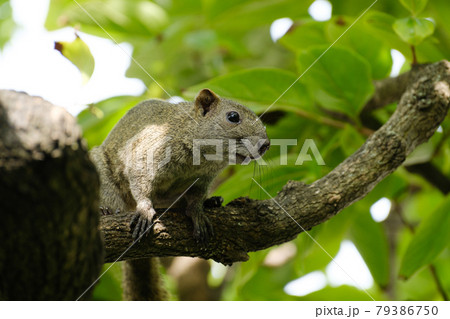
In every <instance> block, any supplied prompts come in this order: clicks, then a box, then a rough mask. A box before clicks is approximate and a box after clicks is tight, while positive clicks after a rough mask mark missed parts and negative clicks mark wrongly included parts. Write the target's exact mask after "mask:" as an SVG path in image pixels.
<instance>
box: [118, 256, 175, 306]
mask: <svg viewBox="0 0 450 319" xmlns="http://www.w3.org/2000/svg"><path fill="white" fill-rule="evenodd" d="M122 267H123V268H122V269H123V299H124V300H130V301H131V300H140V301H145V300H156V301H158V300H167V297H168V294H167V291H166V290H165V288H164V285H163V282H162V278H161V275H160V270H159V258H144V259H131V260H127V261H124V262H123V266H122Z"/></svg>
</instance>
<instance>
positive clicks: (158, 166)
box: [90, 89, 270, 300]
mask: <svg viewBox="0 0 450 319" xmlns="http://www.w3.org/2000/svg"><path fill="white" fill-rule="evenodd" d="M204 141H206V142H204ZM269 146H270V142H269V139H268V137H267V134H266V129H265V127H264V125H263V124H262V123H261V121H260V120H259V118H258V117H257V115H256V114H255V113H253V112H252V111H251V110H250V109H248V108H247V107H245V106H243V105H241V104H239V103H237V102H234V101H232V100H229V99H225V98H221V97H219V96H218V95H217V94H215V93H214V92H212V91H211V90H209V89H203V90H201V91H200V92H199V93H198V94H197V96H196V98H195V100H194V101H193V102H182V103H178V104H172V103H170V102H167V101H163V100H158V99H151V100H147V101H143V102H141V103H139V104H138V105H136V106H135V107H133V108H132V109H130V110H129V111H128V112H127V113H126V114H125V115H124V116H123V117H122V118H121V119H120V120H119V122H118V123H117V124H116V126H115V127H114V128H113V129H112V130H111V132H110V133H109V135H108V136H107V137H106V139H105V140H104V142H103V143H102V144H101V145H100V146H98V147H95V148H93V149H92V150H91V151H90V158H91V160H92V161H93V162H94V164H95V166H96V168H97V171H98V173H99V176H100V210H101V212H102V213H104V214H105V213H111V212H112V211H115V212H124V211H133V212H135V214H134V217H133V218H132V220H131V222H130V232H131V233H132V236H133V239H134V240H138V239H140V238H141V237H143V236H144V235H145V236H146V235H148V233H149V229H150V228H151V226H152V225H153V223H154V222H155V220H156V219H157V216H156V211H155V208H167V207H173V206H172V205H173V204H174V202H175V201H177V199H179V200H178V201H177V203H176V204H175V205H176V206H175V207H182V208H184V209H185V213H186V214H187V215H188V216H189V217H190V218H191V219H192V223H193V229H194V230H193V235H194V237H195V238H196V240H197V242H199V243H201V244H206V243H207V242H208V240H209V238H210V237H211V236H213V228H212V226H211V223H210V222H209V220H208V218H207V216H206V215H205V214H204V213H203V205H204V204H205V205H206V204H207V203H208V202H209V201H210V202H209V205H211V204H215V205H216V206H217V205H218V206H220V205H221V203H222V199H221V198H220V197H219V199H217V198H214V197H213V198H212V199H210V200H209V201H207V195H208V189H209V186H210V185H211V183H212V181H213V179H214V178H215V177H216V176H217V175H218V174H219V173H220V172H221V171H222V170H223V169H224V168H225V167H226V166H227V165H228V164H229V163H230V161H231V163H238V164H242V163H247V162H249V161H250V160H254V159H257V158H259V157H260V156H262V155H263V154H264V153H265V152H266V151H267V149H268V148H269ZM220 151H222V154H220ZM207 153H208V154H209V155H205V154H207ZM211 154H215V155H211ZM208 156H213V157H214V159H211V158H209V160H208ZM180 197H181V198H180ZM123 270H124V280H123V288H124V299H126V300H164V299H165V298H166V297H167V295H166V293H165V291H164V288H162V284H161V282H160V276H159V273H158V259H157V258H145V259H135V260H127V261H125V262H124V267H123Z"/></svg>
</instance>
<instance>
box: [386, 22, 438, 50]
mask: <svg viewBox="0 0 450 319" xmlns="http://www.w3.org/2000/svg"><path fill="white" fill-rule="evenodd" d="M393 28H394V31H395V32H396V33H397V34H398V35H399V36H400V38H402V40H403V41H405V42H407V43H409V44H411V45H418V44H419V43H420V42H422V41H423V40H424V39H425V38H426V37H428V36H430V35H432V34H433V32H434V23H433V22H431V21H430V20H427V19H423V18H403V19H398V20H396V21H395V22H394V25H393Z"/></svg>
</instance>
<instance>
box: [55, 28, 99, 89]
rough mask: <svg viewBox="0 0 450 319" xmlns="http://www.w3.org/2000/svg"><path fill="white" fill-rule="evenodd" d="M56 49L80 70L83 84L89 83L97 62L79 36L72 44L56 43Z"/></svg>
mask: <svg viewBox="0 0 450 319" xmlns="http://www.w3.org/2000/svg"><path fill="white" fill-rule="evenodd" d="M55 49H56V50H58V51H59V52H61V54H62V55H63V56H65V57H66V58H67V60H69V61H70V62H72V63H73V64H74V65H75V66H76V67H77V68H78V70H80V72H81V77H82V81H83V83H86V82H87V81H89V79H90V77H91V75H92V73H93V72H94V66H95V61H94V57H93V56H92V54H91V50H89V47H88V46H87V44H86V43H85V42H84V41H83V40H81V38H80V37H79V36H78V35H77V37H76V38H75V40H73V41H72V42H55Z"/></svg>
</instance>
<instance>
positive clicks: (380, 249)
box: [350, 210, 389, 287]
mask: <svg viewBox="0 0 450 319" xmlns="http://www.w3.org/2000/svg"><path fill="white" fill-rule="evenodd" d="M350 234H351V236H352V241H353V243H354V244H355V246H356V248H357V249H358V251H359V253H360V254H361V256H362V257H363V259H364V261H365V263H366V265H367V267H369V270H370V273H371V274H372V276H373V278H374V279H375V281H376V282H377V284H378V285H380V286H381V287H386V286H387V284H388V282H389V246H388V241H387V238H386V234H385V232H384V229H383V225H382V224H381V223H376V222H375V221H374V220H373V219H372V217H371V216H370V214H369V211H368V210H367V211H365V212H361V213H360V214H357V215H355V217H354V223H353V226H352V228H351V231H350Z"/></svg>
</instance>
